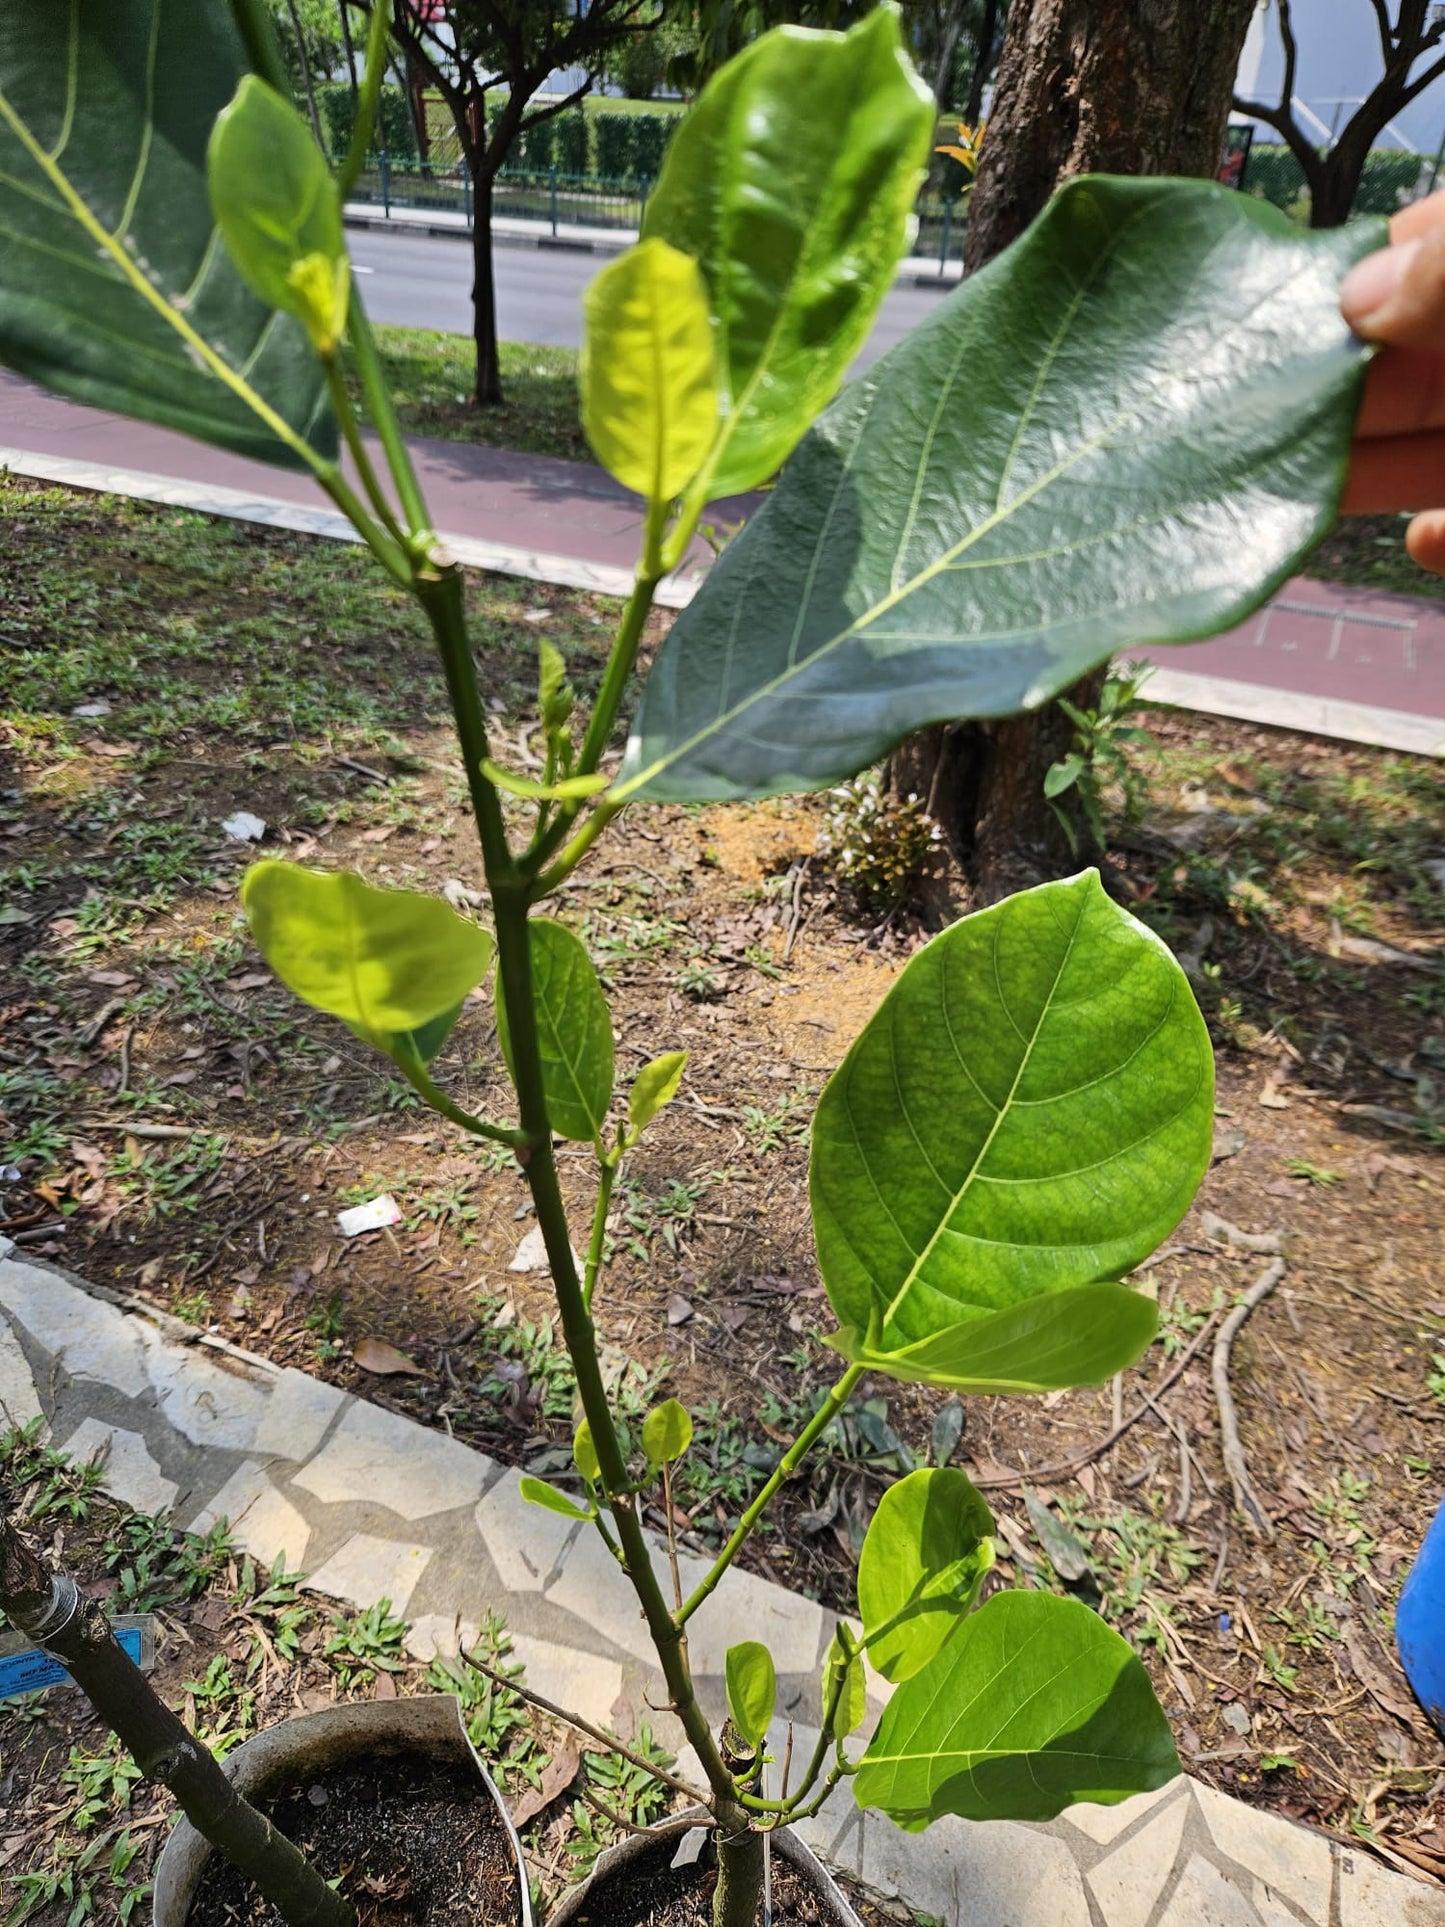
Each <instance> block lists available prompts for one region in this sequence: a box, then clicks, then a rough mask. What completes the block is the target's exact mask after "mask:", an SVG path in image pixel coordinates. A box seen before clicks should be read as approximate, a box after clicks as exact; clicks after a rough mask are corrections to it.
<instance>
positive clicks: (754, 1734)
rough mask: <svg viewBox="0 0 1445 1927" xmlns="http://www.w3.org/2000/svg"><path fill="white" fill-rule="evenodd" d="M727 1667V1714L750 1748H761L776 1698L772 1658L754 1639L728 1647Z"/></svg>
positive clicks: (776, 1676) (776, 1687)
mask: <svg viewBox="0 0 1445 1927" xmlns="http://www.w3.org/2000/svg"><path fill="white" fill-rule="evenodd" d="M723 1664H724V1666H725V1668H726V1683H727V1696H728V1712H729V1714H730V1715H731V1716H732V1723H733V1725H734V1726H735V1727H736V1728H737V1729H738V1731H739V1733H741V1734H742V1736H743V1738H744V1739H745V1740H746V1741H747V1743H748V1745H749V1746H754V1747H757V1746H761V1745H762V1743H763V1741H764V1740H765V1739H766V1738H767V1733H768V1722H769V1721H770V1720H771V1719H772V1717H773V1707H774V1705H775V1704H776V1702H777V1697H778V1675H777V1671H776V1669H775V1668H774V1666H773V1656H772V1654H771V1653H770V1652H769V1651H768V1649H767V1647H766V1646H763V1645H760V1644H759V1643H758V1641H757V1640H755V1639H745V1640H743V1641H742V1642H741V1644H739V1645H737V1646H729V1647H728V1650H727V1658H726V1659H725V1661H724V1662H723Z"/></svg>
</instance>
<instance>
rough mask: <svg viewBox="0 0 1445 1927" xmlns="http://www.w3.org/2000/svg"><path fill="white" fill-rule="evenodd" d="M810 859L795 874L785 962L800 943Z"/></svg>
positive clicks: (804, 860)
mask: <svg viewBox="0 0 1445 1927" xmlns="http://www.w3.org/2000/svg"><path fill="white" fill-rule="evenodd" d="M809 861H810V859H809V858H808V857H804V858H803V860H802V862H801V863H800V864H799V865H798V867H797V869H796V870H795V871H794V872H793V908H792V913H791V914H790V916H789V918H788V934H787V938H786V939H785V941H784V943H783V962H784V963H786V962H787V961H788V959H789V957H791V956H792V954H793V945H794V944H795V943H796V942H797V941H798V927H799V925H800V924H801V923H802V921H803V878H804V877H805V876H806V875H807V874H808V863H809Z"/></svg>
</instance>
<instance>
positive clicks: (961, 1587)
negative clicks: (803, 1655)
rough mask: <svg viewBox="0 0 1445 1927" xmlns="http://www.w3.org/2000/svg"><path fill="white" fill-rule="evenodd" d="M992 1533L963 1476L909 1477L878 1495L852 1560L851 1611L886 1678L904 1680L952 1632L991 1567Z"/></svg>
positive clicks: (978, 1497) (978, 1496) (984, 1508)
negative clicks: (854, 1607) (854, 1605)
mask: <svg viewBox="0 0 1445 1927" xmlns="http://www.w3.org/2000/svg"><path fill="white" fill-rule="evenodd" d="M992 1531H993V1514H992V1513H991V1512H990V1511H989V1509H988V1505H987V1502H986V1501H985V1499H984V1496H983V1494H982V1493H981V1492H980V1491H979V1490H978V1488H977V1487H976V1486H975V1485H974V1483H973V1481H972V1480H971V1479H969V1478H967V1477H966V1476H965V1475H964V1474H963V1473H962V1472H957V1471H948V1470H941V1471H932V1472H910V1473H909V1475H908V1477H907V1478H906V1479H900V1480H899V1481H898V1483H897V1484H896V1485H891V1486H889V1488H888V1490H887V1491H886V1492H885V1493H884V1494H883V1497H882V1498H881V1499H880V1500H879V1501H878V1509H877V1511H876V1512H875V1513H874V1514H873V1517H872V1519H871V1520H870V1521H869V1525H868V1534H867V1537H866V1538H865V1539H864V1541H863V1551H862V1554H861V1555H860V1557H859V1561H858V1611H859V1614H860V1616H861V1617H862V1620H863V1634H864V1637H865V1639H866V1640H867V1642H868V1657H869V1659H871V1660H872V1662H873V1664H874V1666H876V1667H877V1669H878V1671H879V1672H880V1673H881V1674H882V1675H883V1677H884V1678H885V1679H890V1680H894V1681H897V1680H903V1679H911V1678H912V1676H913V1675H914V1674H915V1673H916V1672H919V1671H920V1670H921V1669H922V1668H923V1667H924V1666H926V1665H927V1664H928V1662H929V1660H931V1659H932V1658H933V1655H934V1654H935V1653H936V1652H937V1651H938V1650H939V1648H940V1647H941V1646H943V1645H944V1644H945V1643H946V1641H947V1640H949V1639H950V1638H951V1637H952V1636H953V1634H954V1633H956V1632H957V1631H958V1629H959V1627H960V1626H961V1625H962V1624H963V1621H964V1618H965V1616H966V1615H967V1614H968V1613H969V1612H970V1611H971V1610H972V1608H973V1603H974V1601H975V1600H976V1599H977V1597H978V1589H979V1587H980V1586H981V1585H982V1584H983V1581H984V1575H985V1574H986V1573H987V1572H988V1570H989V1568H990V1567H991V1566H992V1565H993V1542H992V1540H991V1538H990V1536H989V1535H990V1534H991V1533H992Z"/></svg>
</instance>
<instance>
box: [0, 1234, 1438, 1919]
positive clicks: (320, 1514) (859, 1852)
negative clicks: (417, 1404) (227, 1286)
mask: <svg viewBox="0 0 1445 1927" xmlns="http://www.w3.org/2000/svg"><path fill="white" fill-rule="evenodd" d="M182 1334H183V1337H182ZM0 1411H3V1412H6V1413H8V1414H9V1415H10V1416H11V1417H13V1418H16V1419H23V1418H25V1417H26V1416H27V1415H29V1416H34V1415H35V1414H37V1413H39V1414H42V1415H43V1416H44V1418H45V1420H46V1422H47V1424H48V1427H49V1430H50V1435H51V1438H52V1440H53V1441H54V1443H55V1444H56V1445H57V1446H59V1447H61V1448H62V1449H68V1448H71V1447H74V1448H75V1449H76V1450H77V1451H87V1452H88V1451H93V1450H95V1449H97V1448H99V1449H102V1450H104V1449H107V1448H108V1451H109V1457H108V1459H107V1460H106V1462H105V1466H104V1472H103V1479H102V1482H103V1484H104V1485H105V1486H106V1488H107V1489H108V1490H109V1491H111V1492H112V1493H113V1494H114V1495H115V1496H116V1497H118V1498H120V1499H122V1500H124V1501H127V1502H129V1503H131V1504H134V1505H138V1506H142V1507H147V1508H154V1507H157V1506H167V1505H169V1506H170V1507H171V1508H172V1509H173V1512H174V1516H175V1518H176V1520H177V1522H178V1523H179V1524H182V1525H185V1526H196V1527H199V1528H202V1529H204V1528H205V1527H207V1526H209V1525H210V1524H212V1523H214V1521H215V1520H216V1519H217V1518H219V1517H220V1516H222V1515H223V1514H225V1515H228V1516H230V1518H231V1522H232V1528H233V1531H234V1532H235V1534H236V1537H237V1539H238V1542H239V1543H240V1544H241V1545H242V1546H243V1547H244V1548H245V1549H246V1550H247V1551H249V1552H251V1553H252V1555H253V1556H254V1557H255V1558H257V1559H258V1560H259V1561H261V1562H262V1563H263V1564H266V1565H270V1564H271V1563H273V1562H274V1560H275V1559H276V1558H277V1557H278V1556H284V1557H286V1559H287V1561H288V1565H293V1564H296V1565H300V1566H301V1567H302V1568H303V1569H304V1570H305V1571H306V1572H307V1573H308V1574H309V1578H308V1580H307V1581H306V1583H307V1585H308V1586H309V1587H310V1588H311V1589H313V1590H316V1591H320V1592H323V1593H325V1594H327V1595H328V1596H331V1597H333V1598H336V1599H339V1600H342V1601H344V1602H347V1603H349V1604H352V1605H356V1606H366V1605H369V1604H372V1603H374V1601H375V1600H376V1599H377V1598H378V1597H380V1596H381V1594H382V1593H383V1592H384V1593H386V1595H387V1596H388V1597H390V1598H391V1600H392V1603H393V1605H394V1606H396V1607H398V1609H399V1610H401V1611H402V1612H404V1613H406V1614H407V1615H408V1616H409V1617H410V1619H411V1633H410V1636H409V1643H410V1645H411V1647H412V1650H413V1651H414V1652H415V1653H416V1655H417V1656H418V1657H419V1658H423V1659H430V1658H432V1657H434V1656H435V1655H436V1654H437V1653H439V1652H440V1653H448V1652H455V1650H456V1646H457V1641H458V1638H459V1637H460V1638H463V1639H465V1638H467V1637H469V1636H470V1635H469V1633H468V1628H469V1627H471V1628H475V1626H476V1623H477V1620H478V1619H479V1618H480V1616H481V1615H482V1614H483V1613H484V1612H487V1611H492V1610H496V1611H498V1612H500V1613H501V1615H502V1617H503V1618H504V1619H505V1621H506V1623H507V1624H508V1626H509V1627H510V1628H511V1630H512V1632H513V1635H514V1638H515V1641H516V1648H517V1653H518V1657H520V1658H522V1659H523V1660H524V1661H525V1663H526V1666H527V1678H528V1680H529V1682H530V1683H531V1684H532V1685H534V1686H535V1687H536V1688H537V1689H538V1690H539V1691H540V1692H543V1693H545V1694H547V1695H548V1697H550V1698H552V1699H554V1700H556V1701H558V1702H559V1703H561V1704H564V1705H570V1706H572V1707H573V1708H574V1709H575V1710H576V1711H577V1712H578V1713H580V1714H582V1715H583V1716H585V1717H587V1718H590V1719H592V1720H594V1721H602V1722H606V1723H609V1724H611V1725H613V1727H614V1728H615V1730H617V1731H618V1732H619V1733H620V1734H622V1735H623V1736H624V1737H629V1736H631V1735H632V1734H633V1733H635V1731H636V1727H637V1725H638V1723H639V1722H640V1720H641V1719H643V1718H647V1719H648V1720H650V1721H651V1722H652V1723H653V1725H654V1728H655V1729H660V1730H661V1736H662V1737H663V1738H664V1742H665V1743H668V1744H674V1745H676V1744H677V1743H678V1742H679V1741H680V1738H681V1736H680V1734H679V1733H677V1732H676V1731H675V1722H670V1721H669V1719H668V1717H667V1716H666V1715H659V1714H658V1713H657V1712H656V1710H655V1707H656V1704H657V1692H658V1688H659V1686H660V1681H659V1679H658V1676H657V1674H656V1672H655V1669H654V1668H653V1666H652V1665H651V1662H650V1657H649V1649H648V1648H647V1646H646V1642H645V1641H644V1640H642V1639H640V1638H639V1632H640V1628H639V1627H638V1625H637V1623H636V1621H637V1615H636V1609H635V1605H634V1604H633V1603H632V1602H631V1599H630V1596H629V1595H628V1593H627V1591H626V1588H625V1586H622V1587H619V1586H616V1585H613V1586H605V1587H604V1586H600V1585H599V1584H598V1583H597V1576H596V1575H597V1572H598V1570H599V1568H598V1566H597V1561H596V1558H595V1553H596V1550H597V1542H596V1541H595V1539H594V1538H593V1537H592V1535H591V1534H590V1533H583V1532H582V1530H581V1529H580V1528H578V1527H575V1526H574V1525H573V1524H572V1523H571V1522H570V1521H566V1520H560V1519H556V1518H555V1517H554V1516H553V1515H550V1514H543V1513H539V1512H538V1510H537V1509H536V1508H535V1507H532V1506H528V1505H526V1504H524V1502H523V1501H522V1500H521V1498H520V1495H519V1493H518V1491H517V1483H518V1475H517V1474H516V1473H515V1472H514V1471H509V1470H503V1469H502V1468H501V1467H500V1466H498V1465H497V1464H496V1463H495V1462H494V1461H493V1460H491V1459H489V1458H487V1457H486V1456H484V1455H483V1454H481V1453H479V1452H475V1451H473V1450H472V1449H471V1448H470V1447H467V1446H465V1445H462V1444H460V1443H459V1442H457V1441H455V1440H453V1439H449V1438H447V1437H445V1436H444V1435H442V1434H440V1433H438V1432H434V1431H430V1430H428V1429H426V1428H424V1427H422V1426H419V1425H417V1424H415V1423H414V1422H413V1421H411V1420H409V1419H406V1418H403V1417H401V1416H399V1415H398V1414H396V1413H393V1412H389V1411H387V1410H386V1409H385V1408H384V1407H381V1406H378V1405H373V1404H371V1403H369V1402H368V1401H366V1400H362V1399H357V1398H354V1397H352V1396H350V1395H349V1394H347V1393H344V1392H342V1391H340V1390H338V1389H337V1388H336V1387H334V1386H329V1385H326V1384H324V1383H322V1382H321V1381H319V1380H316V1379H313V1378H311V1377H309V1376H308V1375H307V1374H305V1373H302V1372H298V1371H294V1370H291V1369H280V1368H278V1367H276V1366H274V1365H271V1364H270V1363H268V1362H267V1361H266V1360H264V1359H260V1358H257V1357H256V1356H254V1355H253V1354H250V1353H247V1352H244V1351H242V1350H240V1349H239V1348H237V1347H236V1346H233V1345H230V1344H228V1343H227V1342H226V1341H224V1340H222V1339H220V1338H219V1337H217V1336H216V1335H215V1334H209V1333H197V1332H195V1331H193V1330H192V1329H191V1328H189V1327H183V1326H181V1325H180V1323H179V1321H178V1320H176V1319H174V1318H172V1317H170V1316H169V1315H168V1314H167V1313H165V1312H163V1311H160V1310H158V1309H157V1308H153V1307H150V1306H148V1305H145V1304H144V1301H142V1300H139V1299H137V1298H134V1297H127V1296H125V1295H124V1294H117V1293H114V1292H104V1293H102V1292H100V1291H98V1290H92V1289H90V1288H88V1287H87V1286H86V1285H85V1284H84V1282H83V1281H82V1280H81V1279H79V1278H76V1277H74V1276H73V1275H72V1274H70V1273H67V1272H65V1271H62V1270H60V1269H59V1268H57V1267H54V1266H51V1265H46V1264H42V1263H38V1262H34V1261H28V1260H21V1259H18V1258H15V1257H13V1256H9V1255H7V1241H6V1240H5V1239H4V1238H0ZM657 1556H658V1558H659V1560H660V1559H661V1557H662V1553H661V1549H660V1548H658V1549H657ZM613 1576H614V1577H615V1576H616V1574H615V1568H614V1569H613ZM717 1600H718V1610H719V1628H718V1635H719V1636H718V1637H717V1638H709V1639H703V1640H701V1641H700V1644H699V1650H698V1655H697V1657H698V1659H699V1661H700V1662H701V1665H702V1666H703V1667H704V1668H705V1669H706V1670H705V1671H704V1672H703V1673H702V1676H701V1678H700V1680H699V1687H700V1692H701V1694H702V1696H703V1698H704V1700H705V1702H706V1703H707V1705H708V1707H709V1710H710V1712H712V1713H714V1714H719V1713H720V1712H721V1711H722V1704H723V1693H722V1680H721V1677H720V1672H721V1666H722V1658H723V1654H724V1651H725V1644H726V1628H727V1626H728V1625H737V1624H747V1625H749V1626H754V1625H757V1624H759V1623H761V1622H762V1621H763V1620H765V1621H766V1623H767V1627H768V1637H769V1639H770V1640H771V1642H772V1643H773V1644H774V1646H775V1647H776V1649H777V1651H778V1652H779V1653H780V1654H781V1655H782V1656H783V1659H784V1661H785V1670H784V1671H783V1672H782V1675H781V1679H780V1704H781V1708H782V1714H781V1718H782V1719H783V1720H787V1719H791V1720H792V1721H793V1722H794V1723H795V1727H796V1729H797V1730H796V1732H795V1751H796V1750H797V1749H798V1748H799V1747H800V1746H803V1745H804V1743H806V1742H808V1741H809V1740H810V1739H811V1738H812V1737H813V1735H812V1730H811V1728H810V1722H813V1723H815V1722H816V1720H817V1718H818V1688H817V1675H818V1666H819V1663H820V1661H821V1657H822V1654H823V1651H824V1649H825V1647H826V1644H827V1641H828V1640H829V1639H830V1638H831V1636H832V1628H833V1623H834V1622H833V1619H832V1616H831V1615H829V1614H827V1613H824V1612H823V1611H822V1609H821V1608H820V1607H819V1606H818V1605H817V1604H816V1603H814V1602H813V1601H810V1600H806V1599H802V1598H800V1597H797V1596H796V1595H793V1594H791V1593H788V1592H786V1591H785V1590H784V1589H782V1588H781V1587H777V1586H773V1585H770V1584H768V1583H767V1582H765V1581H763V1580H761V1579H758V1578H756V1577H755V1576H753V1575H750V1574H746V1573H729V1574H728V1575H727V1576H726V1577H725V1579H724V1581H723V1583H722V1586H721V1587H720V1588H719V1591H718V1594H717ZM875 1684H877V1685H878V1686H879V1687H880V1688H881V1682H875ZM649 1693H651V1695H652V1698H651V1699H650V1700H649V1697H648V1695H649ZM881 1705H882V1701H881V1697H880V1696H879V1694H878V1693H870V1719H873V1720H876V1719H877V1717H878V1716H879V1713H880V1712H881ZM669 1727H672V1728H673V1729H674V1730H673V1731H672V1732H671V1733H670V1734H669V1731H668V1729H669ZM777 1737H778V1739H779V1742H780V1743H781V1741H782V1738H783V1728H782V1726H781V1724H780V1727H779V1732H778V1736H777ZM686 1765H687V1762H686V1761H685V1760H684V1769H685V1768H686ZM685 1777H686V1773H685ZM804 1831H805V1837H806V1838H807V1839H808V1840H809V1844H811V1845H813V1846H815V1847H816V1848H819V1849H820V1850H822V1851H823V1852H824V1853H825V1854H826V1855H827V1856H828V1857H829V1858H830V1859H832V1860H833V1861H834V1863H835V1864H837V1865H839V1866H841V1867H842V1868H843V1869H844V1870H845V1871H849V1872H852V1873H853V1874H855V1875H857V1876H858V1877H859V1878H861V1879H862V1880H864V1881H865V1882H866V1883H867V1884H868V1885H869V1886H871V1887H873V1888H874V1889H875V1890H877V1891H879V1892H881V1893H883V1894H885V1895H888V1896H901V1897H902V1898H903V1899H905V1900H906V1901H908V1902H909V1904H910V1905H911V1906H913V1907H914V1908H916V1909H920V1910H923V1911H927V1912H929V1913H932V1914H935V1915H937V1916H939V1917H940V1918H942V1919H943V1920H945V1921H947V1922H949V1923H950V1927H952V1924H953V1923H958V1927H1201V1924H1202V1923H1203V1922H1205V1921H1209V1922H1214V1923H1218V1924H1219V1927H1236V1924H1237V1927H1445V1895H1442V1894H1441V1892H1440V1890H1439V1889H1438V1888H1434V1887H1427V1886H1425V1885H1423V1884H1422V1883H1420V1882H1417V1881H1414V1880H1411V1879H1409V1878H1407V1877H1406V1876H1404V1875H1401V1874H1398V1873H1394V1872H1392V1871H1390V1870H1388V1869H1386V1868H1383V1867H1381V1866H1380V1865H1379V1864H1378V1863H1377V1862H1375V1861H1372V1860H1370V1859H1368V1858H1367V1857H1366V1856H1365V1855H1364V1854H1363V1853H1362V1852H1357V1851H1355V1850H1353V1849H1350V1848H1347V1847H1344V1846H1342V1845H1341V1844H1340V1843H1339V1842H1336V1841H1333V1840H1331V1839H1329V1838H1327V1837H1326V1836H1325V1835H1323V1834H1319V1833H1315V1832H1313V1831H1311V1830H1310V1829H1307V1828H1304V1827H1299V1826H1295V1825H1293V1824H1292V1823H1291V1822H1289V1821H1286V1820H1282V1819H1279V1818H1276V1817H1275V1816H1273V1815H1270V1814H1266V1813H1263V1812H1261V1811H1259V1810H1257V1809H1255V1808H1251V1807H1248V1806H1246V1805H1244V1804H1243V1803H1242V1802H1240V1801H1237V1800H1233V1799H1229V1798H1227V1797H1226V1796H1224V1795H1223V1794H1220V1793H1217V1792H1215V1791H1214V1790H1212V1789H1210V1788H1208V1787H1203V1786H1200V1785H1198V1784H1196V1783H1194V1782H1192V1781H1189V1780H1187V1779H1180V1780H1175V1781H1173V1782H1172V1783H1171V1784H1170V1785H1169V1786H1168V1787H1166V1788H1164V1789H1162V1790H1161V1791H1160V1792H1159V1793H1157V1794H1149V1795H1144V1796H1141V1797H1140V1798H1138V1799H1135V1800H1129V1801H1126V1802H1125V1803H1124V1804H1123V1805H1122V1806H1119V1807H1113V1808H1102V1807H1076V1808H1073V1809H1071V1810H1070V1811H1069V1812H1068V1813H1067V1814H1065V1815H1063V1816H1061V1817H1060V1818H1059V1819H1057V1820H1055V1821H1052V1822H1049V1823H1047V1824H1044V1825H1015V1824H1013V1823H1007V1822H992V1823H983V1824H974V1825H969V1824H965V1823H964V1822H961V1821H956V1820H945V1821H941V1822H939V1823H938V1824H937V1825H935V1826H934V1827H932V1828H931V1829H929V1831H928V1832H926V1833H923V1834H909V1833H903V1832H900V1831H899V1829H897V1828H896V1827H893V1826H891V1825H890V1824H889V1823H888V1822H887V1821H885V1820H883V1819H881V1818H880V1817H879V1816H877V1815H866V1816H865V1815H863V1814H861V1813H859V1812H858V1810H857V1809H856V1807H855V1806H854V1805H853V1803H852V1801H851V1799H850V1797H849V1796H848V1793H847V1789H846V1787H844V1788H841V1789H839V1791H838V1793H837V1794H836V1795H835V1796H834V1798H833V1799H832V1800H831V1801H830V1802H829V1804H828V1805H827V1806H826V1807H825V1808H824V1809H823V1811H822V1812H821V1813H820V1814H819V1815H818V1817H817V1819H816V1820H815V1821H813V1822H810V1823H809V1824H808V1826H807V1828H806V1829H805V1830H804Z"/></svg>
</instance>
